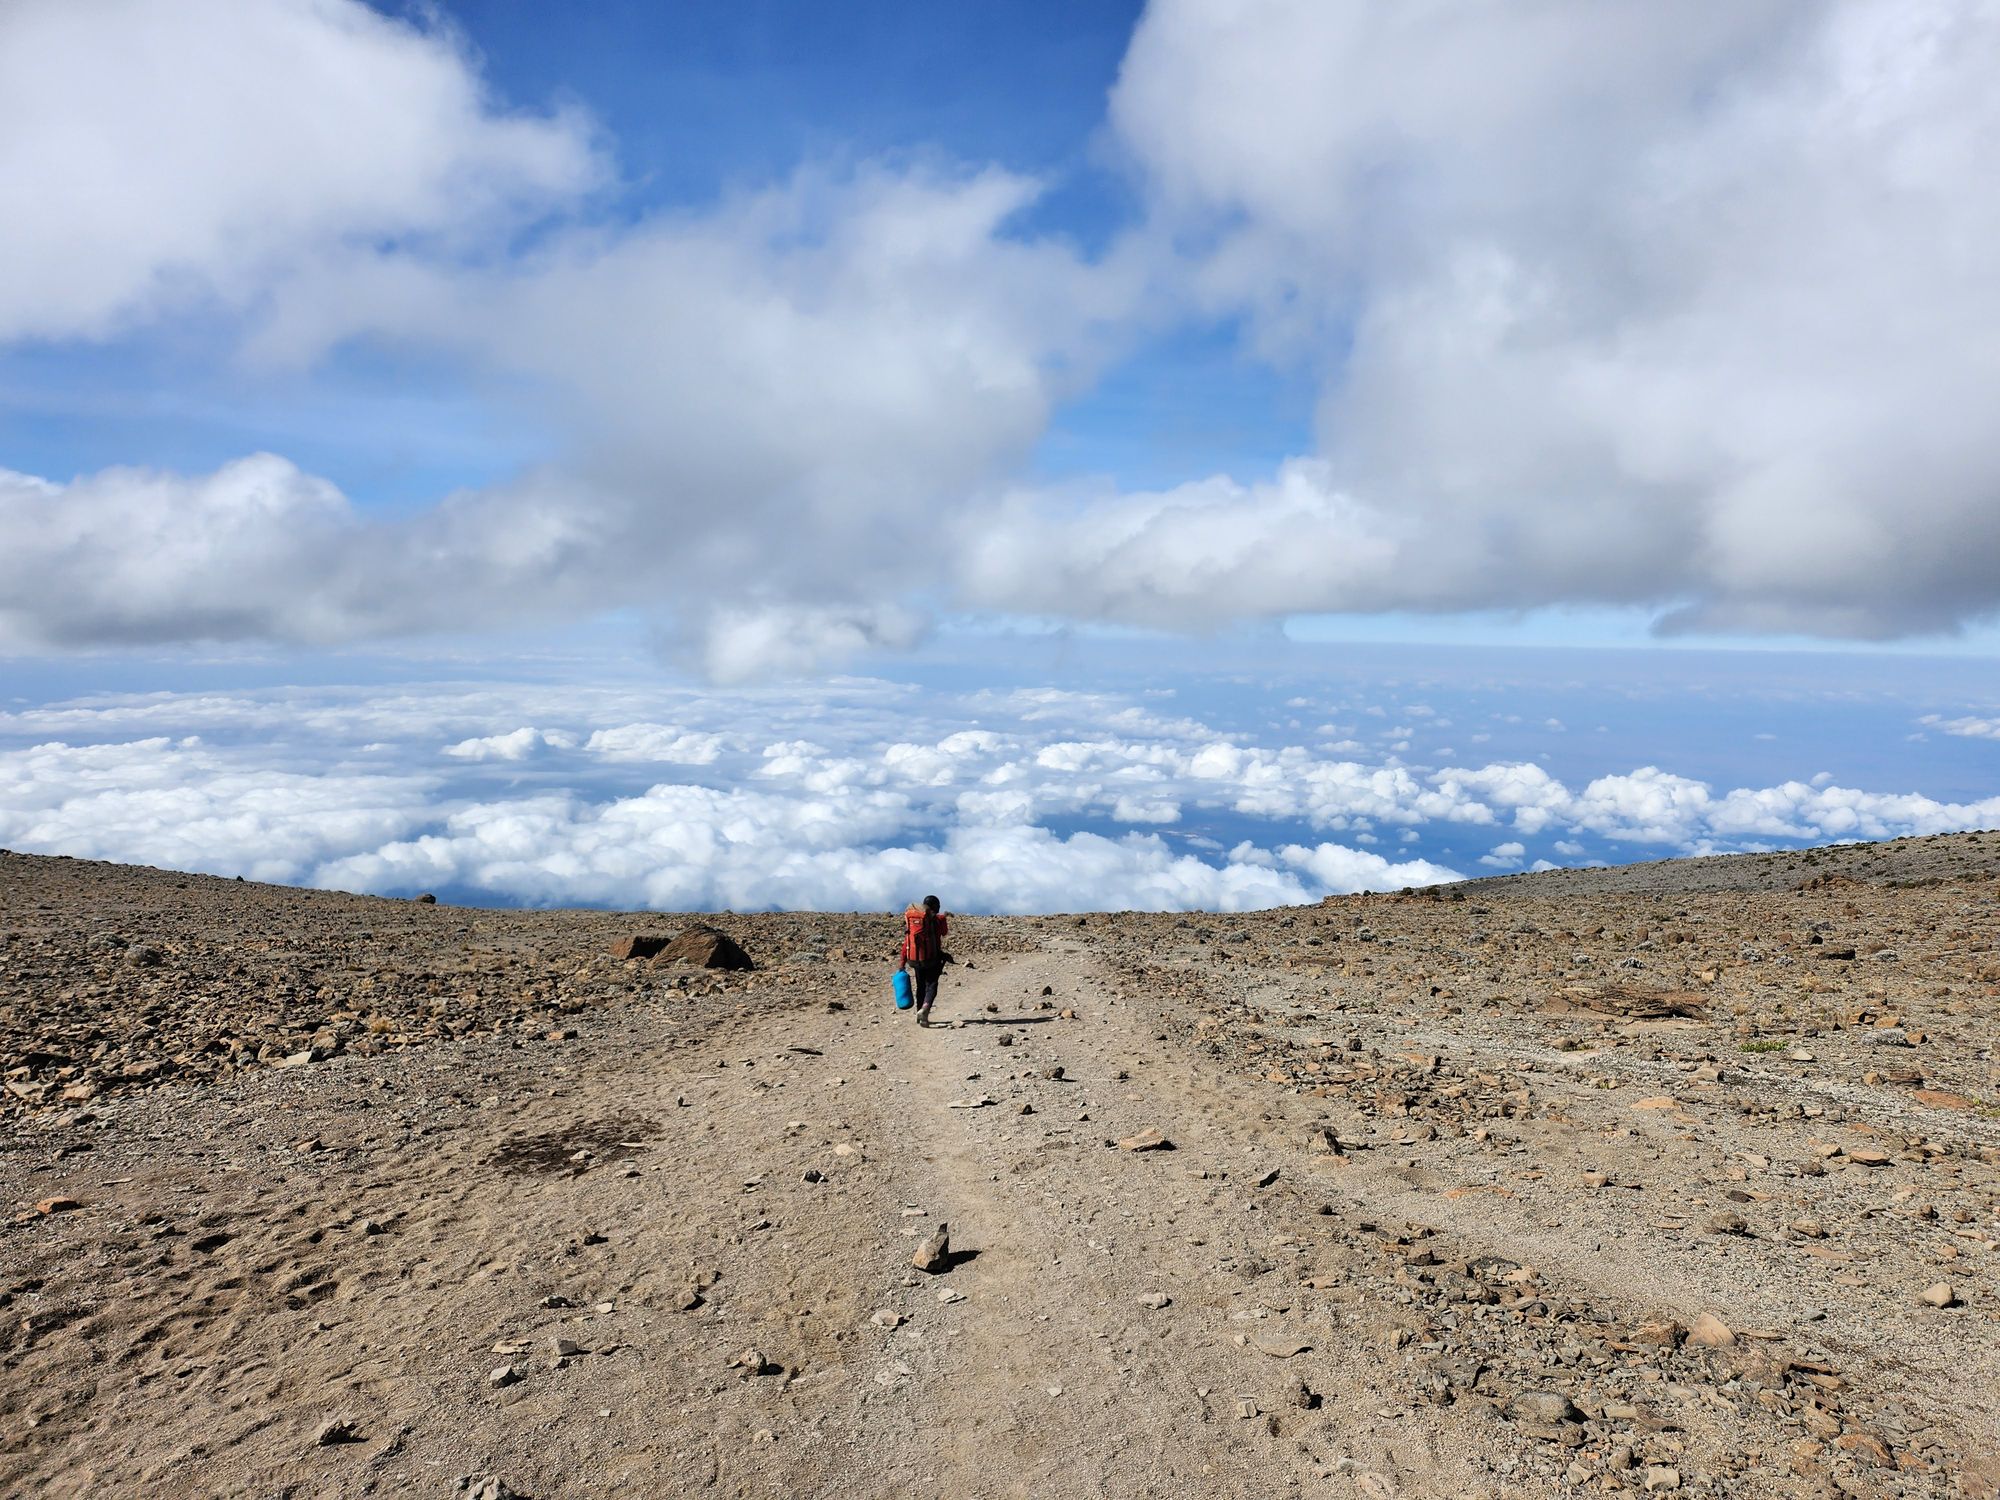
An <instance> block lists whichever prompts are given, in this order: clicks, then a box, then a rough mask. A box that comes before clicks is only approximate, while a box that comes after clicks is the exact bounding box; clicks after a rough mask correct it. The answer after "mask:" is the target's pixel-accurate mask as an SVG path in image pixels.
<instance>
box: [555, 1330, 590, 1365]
mask: <svg viewBox="0 0 2000 1500" xmlns="http://www.w3.org/2000/svg"><path fill="white" fill-rule="evenodd" d="M589 1352H590V1351H589V1350H587V1349H585V1348H584V1347H583V1345H581V1344H579V1343H578V1342H577V1341H576V1340H575V1339H566V1338H563V1337H561V1336H560V1335H558V1336H557V1337H556V1338H554V1339H551V1340H550V1341H549V1353H550V1355H551V1357H552V1358H554V1360H555V1362H556V1363H557V1364H561V1363H562V1362H563V1361H564V1360H566V1359H574V1358H576V1356H577V1355H579V1354H587V1353H589Z"/></svg>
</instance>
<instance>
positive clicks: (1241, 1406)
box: [1236, 1396, 1258, 1422]
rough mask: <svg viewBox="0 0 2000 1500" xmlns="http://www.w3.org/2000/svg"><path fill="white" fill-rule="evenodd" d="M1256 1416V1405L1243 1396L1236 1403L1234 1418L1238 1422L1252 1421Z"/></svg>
mask: <svg viewBox="0 0 2000 1500" xmlns="http://www.w3.org/2000/svg"><path fill="white" fill-rule="evenodd" d="M1257 1415H1258V1412H1257V1403H1256V1402H1255V1401H1252V1400H1251V1399H1250V1398H1249V1397H1248V1396H1245V1397H1244V1398H1243V1399H1242V1400H1240V1401H1238V1402H1237V1403H1236V1417H1237V1420H1238V1421H1242V1422H1248V1421H1252V1420H1254V1419H1255V1418H1256V1417H1257Z"/></svg>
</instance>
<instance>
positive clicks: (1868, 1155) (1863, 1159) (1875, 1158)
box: [1847, 1146, 1889, 1167]
mask: <svg viewBox="0 0 2000 1500" xmlns="http://www.w3.org/2000/svg"><path fill="white" fill-rule="evenodd" d="M1847 1159H1848V1160H1849V1161H1851V1162H1853V1163H1855V1165H1857V1166H1863V1167H1886V1166H1888V1165H1889V1153H1888V1152H1886V1151H1883V1150H1881V1149H1880V1148H1879V1147H1875V1146H1852V1147H1849V1148H1848V1151H1847Z"/></svg>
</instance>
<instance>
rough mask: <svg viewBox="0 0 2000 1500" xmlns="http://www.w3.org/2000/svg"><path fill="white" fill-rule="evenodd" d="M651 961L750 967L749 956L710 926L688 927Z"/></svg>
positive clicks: (708, 966)
mask: <svg viewBox="0 0 2000 1500" xmlns="http://www.w3.org/2000/svg"><path fill="white" fill-rule="evenodd" d="M653 961H654V962H655V963H683V964H693V965H695V967H697V968H701V969H750V968H755V967H756V965H754V964H752V963H751V962H750V955H749V954H747V953H745V952H744V951H743V949H742V948H741V947H740V946H738V944H737V942H736V940H735V939H734V938H732V937H730V936H729V934H728V933H726V932H717V931H716V930H715V929H714V928H713V927H690V928H688V930H687V931H685V932H683V933H682V934H681V935H680V936H679V937H677V938H675V939H674V940H673V941H672V942H671V943H668V944H667V945H666V946H664V947H663V948H661V949H660V952H659V956H658V957H657V958H655V959H654V960H653Z"/></svg>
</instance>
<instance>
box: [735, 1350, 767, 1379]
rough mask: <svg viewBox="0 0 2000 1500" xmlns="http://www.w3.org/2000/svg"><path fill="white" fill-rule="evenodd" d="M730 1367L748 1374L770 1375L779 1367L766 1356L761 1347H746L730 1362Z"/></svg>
mask: <svg viewBox="0 0 2000 1500" xmlns="http://www.w3.org/2000/svg"><path fill="white" fill-rule="evenodd" d="M729 1367H730V1368H731V1369H733V1370H741V1371H742V1372H743V1373H744V1374H746V1375H768V1374H770V1373H771V1372H772V1371H773V1370H775V1369H777V1368H778V1367H777V1366H776V1365H774V1364H772V1363H771V1361H770V1360H768V1359H766V1358H765V1357H764V1351H763V1350H761V1349H745V1350H744V1351H743V1352H742V1353H741V1354H739V1355H737V1356H736V1358H734V1359H732V1360H731V1361H730V1362H729Z"/></svg>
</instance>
